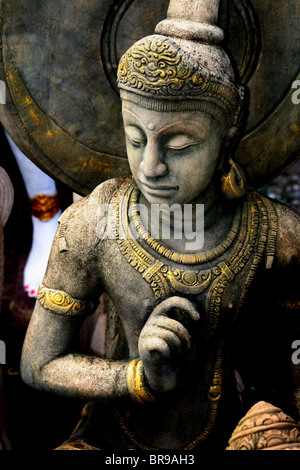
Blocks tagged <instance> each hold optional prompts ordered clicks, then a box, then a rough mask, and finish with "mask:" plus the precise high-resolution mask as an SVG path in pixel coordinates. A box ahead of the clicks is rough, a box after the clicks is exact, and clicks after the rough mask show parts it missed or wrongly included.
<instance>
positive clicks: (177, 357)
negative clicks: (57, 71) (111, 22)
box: [21, 0, 300, 451]
mask: <svg viewBox="0 0 300 470" xmlns="http://www.w3.org/2000/svg"><path fill="white" fill-rule="evenodd" d="M218 8H219V1H218V0H208V1H204V0H198V1H180V2H178V1H174V0H171V2H170V5H169V10H168V15H167V19H166V20H164V21H162V22H160V23H159V24H158V25H157V27H156V29H155V33H154V34H153V35H151V36H147V37H144V38H142V39H141V40H139V41H138V42H136V43H135V44H134V45H133V46H132V47H130V48H129V50H127V52H126V53H125V54H124V55H123V56H122V58H121V60H120V63H119V68H118V86H119V90H120V97H121V100H122V116H123V122H124V131H125V136H126V148H127V155H128V162H129V165H130V169H131V172H132V176H129V177H127V176H126V177H120V178H114V179H109V180H107V181H105V182H103V183H101V184H100V185H99V186H97V187H96V188H95V189H94V190H93V191H92V192H91V194H90V195H88V196H87V197H84V198H82V199H81V200H79V201H78V202H76V203H74V204H72V205H71V206H70V207H69V208H68V209H67V210H66V211H65V212H64V213H63V214H62V215H61V217H60V219H59V228H58V230H57V233H56V236H55V239H54V242H53V245H52V251H51V255H50V258H49V263H48V267H47V270H46V274H45V276H44V279H43V282H42V284H41V286H40V288H39V291H38V293H37V301H36V306H35V309H34V312H33V315H32V318H31V321H30V324H29V327H28V331H27V335H26V339H25V342H24V347H23V353H22V361H21V374H22V377H23V379H24V381H25V382H26V383H27V384H29V385H31V386H33V387H36V388H38V389H40V390H44V391H49V392H54V393H57V394H61V395H63V396H70V397H76V398H79V399H82V400H84V401H85V402H86V405H85V406H84V409H83V412H82V418H81V420H80V422H79V424H78V426H77V427H76V429H75V430H74V432H73V433H72V435H71V436H70V437H69V438H68V439H67V440H66V442H65V443H63V444H62V445H61V446H60V447H59V449H86V450H92V449H95V450H96V449H120V450H124V449H125V450H126V449H140V450H151V449H154V450H155V449H156V450H190V451H198V450H199V451H201V450H208V449H211V450H212V449H214V450H215V449H225V448H226V445H227V443H228V440H229V438H230V435H231V433H232V432H233V430H234V428H235V426H236V424H237V423H238V410H239V404H240V402H239V397H238V393H237V386H236V378H235V377H236V376H235V368H236V364H237V362H238V359H239V358H237V359H236V355H237V353H239V351H240V347H241V344H242V343H243V341H242V338H243V337H244V336H245V337H247V338H248V339H249V332H248V331H247V328H248V326H249V328H252V330H253V336H251V335H250V340H251V341H248V343H250V344H251V347H252V348H253V356H252V357H253V361H254V362H256V364H257V365H259V364H258V359H257V358H258V357H260V356H259V354H260V353H259V346H260V339H261V338H265V339H266V341H270V339H272V344H274V343H275V344H276V357H277V356H278V357H279V356H280V358H281V359H282V363H281V364H277V366H276V367H278V369H277V371H278V375H277V379H278V381H279V382H283V381H282V380H281V378H282V376H281V375H280V373H281V372H280V370H281V369H282V370H283V371H284V373H285V374H286V377H285V380H284V384H283V388H284V398H285V400H286V403H289V404H290V405H291V409H292V411H293V413H294V415H293V418H294V419H296V420H297V419H298V414H297V413H298V411H297V410H299V408H300V394H299V385H300V381H299V379H300V377H299V366H298V369H297V365H294V364H293V363H292V361H291V351H290V347H291V344H292V341H293V340H294V339H297V335H299V333H300V331H299V319H297V318H296V317H297V315H296V314H295V312H296V310H297V309H293V308H291V305H292V304H293V305H298V304H297V300H299V289H298V287H297V282H296V280H297V278H298V276H299V268H300V238H299V227H300V216H299V214H298V213H296V212H295V211H294V210H293V209H291V208H289V207H288V206H286V205H284V204H281V203H279V202H277V201H273V200H271V199H269V198H267V197H265V196H263V195H262V194H261V193H260V192H258V191H257V190H255V189H253V188H252V187H251V185H250V184H249V181H248V179H247V173H246V172H244V171H243V169H242V168H241V167H240V165H238V164H237V162H236V161H235V159H234V150H235V146H236V143H237V141H238V139H239V134H240V131H241V129H242V127H243V125H244V121H245V119H246V106H247V93H246V90H245V89H244V88H243V87H242V86H241V85H240V83H239V78H238V77H237V75H236V73H235V69H234V65H233V64H232V63H231V60H230V59H229V56H228V54H227V53H226V52H225V50H224V49H223V48H222V47H221V45H220V42H221V41H222V39H223V36H224V34H223V31H222V29H221V28H219V27H218V26H217V22H218ZM167 229H168V230H167ZM103 292H105V293H106V294H107V295H108V298H109V301H110V304H109V308H108V313H107V331H106V344H107V351H106V355H105V357H98V356H89V355H86V354H83V353H82V352H81V351H80V346H79V335H80V329H81V327H82V324H83V322H84V320H85V318H86V316H87V315H89V314H92V313H93V312H94V311H95V308H96V307H97V304H98V302H99V298H100V296H101V294H102V293H103ZM245 325H246V327H245ZM247 325H248V326H247ZM268 325H273V327H274V331H273V329H272V330H270V329H269V327H268ZM274 325H275V326H274ZM273 327H272V328H273ZM274 332H277V333H278V336H273V335H274V334H275V333H274ZM251 334H252V333H251ZM235 338H238V339H237V340H235ZM247 347H248V344H247ZM265 350H268V349H267V348H265ZM251 354H252V353H251V352H248V359H249V357H251ZM261 361H264V359H261ZM249 364H250V369H251V361H249V363H248V365H249ZM265 368H266V369H268V370H271V369H272V367H270V368H269V363H267V359H266V364H265ZM273 369H275V368H274V367H273ZM273 369H272V370H273ZM261 370H263V368H261ZM251 373H252V374H253V373H255V367H252V369H251ZM274 377H275V378H274V380H275V381H276V373H274ZM279 379H280V380H279ZM268 399H269V397H266V401H268ZM275 405H277V403H275ZM280 405H281V403H280ZM288 411H289V412H290V410H288ZM66 438H67V436H66Z"/></svg>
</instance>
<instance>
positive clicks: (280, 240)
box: [263, 196, 300, 267]
mask: <svg viewBox="0 0 300 470" xmlns="http://www.w3.org/2000/svg"><path fill="white" fill-rule="evenodd" d="M263 199H264V200H265V201H267V202H268V204H269V205H271V206H272V207H273V210H274V213H275V214H276V219H277V220H276V225H277V240H276V255H275V264H276V265H277V266H278V267H287V266H289V265H294V266H295V265H300V214H299V212H297V211H296V210H295V209H293V208H292V207H290V206H288V205H287V204H284V203H282V202H279V201H276V200H274V199H270V198H267V197H266V196H263Z"/></svg>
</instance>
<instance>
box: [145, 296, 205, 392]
mask: <svg viewBox="0 0 300 470" xmlns="http://www.w3.org/2000/svg"><path fill="white" fill-rule="evenodd" d="M199 319H200V315H199V313H198V311H197V310H196V308H195V306H194V305H193V304H192V302H190V301H189V300H187V299H185V298H182V297H176V296H175V297H170V298H168V299H166V300H164V301H162V302H161V303H160V304H159V305H158V306H157V307H155V309H154V310H153V312H152V313H151V315H150V316H149V318H148V320H147V322H146V324H145V326H144V328H143V329H142V331H141V334H140V337H139V344H138V347H139V355H140V358H141V360H142V363H143V366H144V371H145V375H146V378H147V381H148V384H149V386H150V388H151V389H152V390H153V392H154V393H155V392H158V393H161V392H167V391H170V390H173V389H174V388H175V387H176V385H177V380H178V362H179V360H180V358H182V356H183V355H184V353H186V351H187V350H188V349H189V348H190V346H191V335H190V333H189V331H188V328H189V329H190V328H191V327H192V326H193V324H194V322H196V321H197V320H199Z"/></svg>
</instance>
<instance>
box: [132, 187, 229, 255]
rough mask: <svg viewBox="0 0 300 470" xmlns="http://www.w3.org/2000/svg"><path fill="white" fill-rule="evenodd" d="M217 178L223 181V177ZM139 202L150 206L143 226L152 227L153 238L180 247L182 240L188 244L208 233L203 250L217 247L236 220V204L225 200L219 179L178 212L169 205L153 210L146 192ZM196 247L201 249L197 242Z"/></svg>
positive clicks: (144, 216) (143, 215) (150, 230)
mask: <svg viewBox="0 0 300 470" xmlns="http://www.w3.org/2000/svg"><path fill="white" fill-rule="evenodd" d="M215 180H216V181H217V182H219V178H215ZM139 202H140V204H141V205H144V206H145V207H146V208H147V212H148V213H147V214H146V213H141V220H142V223H143V225H144V226H147V227H148V231H149V232H151V235H152V237H153V238H155V239H157V240H158V239H161V240H162V242H164V241H165V242H166V244H169V242H170V243H171V244H172V245H173V244H174V243H175V245H176V248H177V249H179V248H180V245H181V243H182V244H185V245H186V243H188V241H189V240H191V239H194V238H196V239H197V240H199V241H201V240H202V239H203V235H204V232H205V238H204V246H203V249H206V248H209V247H210V245H211V246H214V245H215V244H216V243H217V242H218V241H220V240H221V239H222V237H224V236H226V234H227V232H228V230H229V229H230V226H231V223H232V216H233V206H232V204H228V202H227V201H226V200H225V199H224V197H223V195H222V192H221V189H220V185H219V184H217V183H216V182H212V184H210V186H209V187H208V188H207V189H206V190H205V191H204V192H203V193H202V194H201V195H199V196H198V197H197V198H196V199H194V200H192V201H190V202H189V203H187V204H186V207H183V206H180V205H178V206H177V207H178V210H175V211H174V212H173V211H172V212H170V210H168V207H166V208H165V209H161V208H160V209H158V208H157V207H156V210H153V207H152V206H151V204H150V203H149V202H148V201H147V200H146V198H145V197H144V195H143V194H141V195H140V200H139ZM147 218H148V219H147ZM209 233H210V235H209V236H208V234H209ZM166 234H167V236H166ZM168 234H169V236H170V238H168ZM201 237H202V238H201ZM168 240H169V242H168ZM197 243H198V242H197ZM175 245H173V247H174V248H175ZM189 246H192V245H189ZM195 250H196V251H198V249H197V244H196V245H195ZM200 250H201V248H200ZM193 251H194V250H193Z"/></svg>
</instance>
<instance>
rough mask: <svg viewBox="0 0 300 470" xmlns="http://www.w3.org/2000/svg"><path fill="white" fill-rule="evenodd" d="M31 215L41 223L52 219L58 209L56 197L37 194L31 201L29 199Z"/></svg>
mask: <svg viewBox="0 0 300 470" xmlns="http://www.w3.org/2000/svg"><path fill="white" fill-rule="evenodd" d="M30 204H31V215H33V216H34V217H36V218H37V219H40V220H42V221H44V222H45V221H47V220H50V219H52V217H54V216H55V214H57V212H58V211H59V209H60V204H59V199H58V195H57V194H54V195H53V196H46V195H45V194H38V195H37V196H35V197H34V198H33V199H30Z"/></svg>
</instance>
